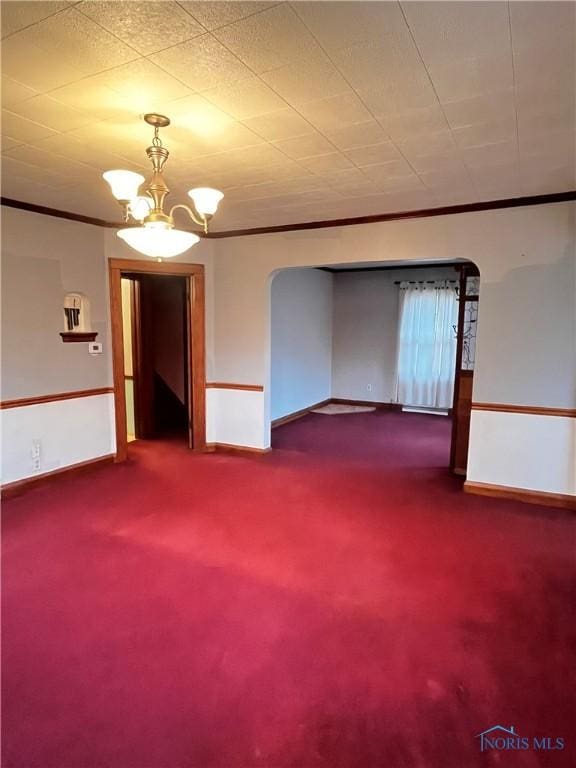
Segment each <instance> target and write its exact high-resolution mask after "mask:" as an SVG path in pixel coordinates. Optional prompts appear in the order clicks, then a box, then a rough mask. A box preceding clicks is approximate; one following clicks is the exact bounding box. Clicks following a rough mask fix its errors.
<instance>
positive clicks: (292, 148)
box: [274, 133, 335, 160]
mask: <svg viewBox="0 0 576 768" xmlns="http://www.w3.org/2000/svg"><path fill="white" fill-rule="evenodd" d="M274 146H275V147H277V148H278V149H279V150H280V151H281V152H283V153H284V154H285V155H288V157H291V158H292V159H293V160H299V159H300V158H303V157H314V156H315V155H327V154H330V153H332V152H334V151H335V150H334V146H333V145H332V144H331V143H330V142H329V141H327V140H326V139H325V138H324V137H323V136H322V135H321V134H319V133H311V134H308V135H306V136H298V137H297V138H294V139H284V140H283V141H275V142H274Z"/></svg>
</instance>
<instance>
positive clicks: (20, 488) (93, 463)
mask: <svg viewBox="0 0 576 768" xmlns="http://www.w3.org/2000/svg"><path fill="white" fill-rule="evenodd" d="M114 459H115V454H113V453H109V454H106V455H105V456H98V457H97V458H95V459H88V461H80V462H78V464H70V465H69V466H67V467H59V468H58V469H53V470H52V471H51V472H43V473H42V474H41V475H34V476H33V477H25V478H22V480H15V481H14V482H12V483H6V484H5V485H3V486H2V487H1V488H0V496H1V498H2V499H12V498H14V496H20V494H22V493H25V492H26V491H30V490H32V488H36V487H37V486H39V485H44V484H45V483H48V482H50V481H51V480H52V479H62V478H63V477H73V476H74V475H80V474H83V473H84V472H86V471H88V470H90V469H95V468H96V467H100V466H103V465H104V464H112V463H113V462H114Z"/></svg>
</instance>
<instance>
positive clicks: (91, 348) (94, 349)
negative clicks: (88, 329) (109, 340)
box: [88, 341, 102, 355]
mask: <svg viewBox="0 0 576 768" xmlns="http://www.w3.org/2000/svg"><path fill="white" fill-rule="evenodd" d="M88 352H89V353H90V354H91V355H101V354H102V342H101V341H89V342H88Z"/></svg>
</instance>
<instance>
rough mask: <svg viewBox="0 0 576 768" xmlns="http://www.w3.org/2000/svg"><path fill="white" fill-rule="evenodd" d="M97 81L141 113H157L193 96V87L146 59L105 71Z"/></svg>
mask: <svg viewBox="0 0 576 768" xmlns="http://www.w3.org/2000/svg"><path fill="white" fill-rule="evenodd" d="M98 82H99V83H100V84H101V85H104V86H106V87H107V88H111V89H112V90H113V91H116V93H119V94H121V95H122V97H123V98H124V99H125V100H126V102H127V104H126V106H127V107H129V108H130V109H136V110H139V111H141V112H154V111H155V110H157V109H158V108H159V107H160V106H163V105H165V104H166V103H168V102H171V101H172V100H173V99H181V98H184V97H185V96H189V95H190V93H191V89H190V88H188V87H187V86H185V85H184V84H183V83H181V82H180V81H179V80H177V79H176V78H174V77H172V76H171V75H169V74H168V73H167V72H165V71H164V70H163V69H161V68H160V67H158V66H156V65H155V64H153V63H152V62H151V61H148V60H146V59H138V60H137V61H132V62H130V63H129V64H123V65H122V66H120V67H115V68H114V69H109V70H107V71H106V72H102V73H101V74H100V75H98Z"/></svg>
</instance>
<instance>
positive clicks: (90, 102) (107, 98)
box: [50, 75, 136, 121]
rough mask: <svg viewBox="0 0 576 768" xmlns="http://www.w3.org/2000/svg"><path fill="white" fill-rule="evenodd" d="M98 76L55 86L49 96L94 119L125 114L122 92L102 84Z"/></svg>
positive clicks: (125, 108) (126, 110)
mask: <svg viewBox="0 0 576 768" xmlns="http://www.w3.org/2000/svg"><path fill="white" fill-rule="evenodd" d="M99 78H100V76H99V75H95V76H94V77H91V78H87V79H86V80H81V81H80V82H77V83H70V84H69V85H65V86H63V87H62V88H57V89H55V90H54V91H51V92H50V98H52V99H55V100H56V101H59V102H61V103H62V104H65V105H66V106H68V107H71V108H72V109H77V110H79V111H80V112H84V113H86V114H88V115H92V117H93V118H94V120H95V121H98V120H107V119H110V118H114V117H122V116H125V115H126V114H127V113H128V112H129V110H128V108H127V104H126V100H125V99H124V97H123V96H122V94H120V93H118V92H117V91H113V90H112V89H111V88H108V87H107V86H106V85H104V84H102V82H101V80H100V79H99ZM134 119H136V115H135V116H134Z"/></svg>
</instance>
